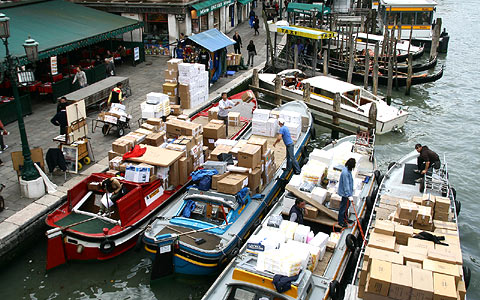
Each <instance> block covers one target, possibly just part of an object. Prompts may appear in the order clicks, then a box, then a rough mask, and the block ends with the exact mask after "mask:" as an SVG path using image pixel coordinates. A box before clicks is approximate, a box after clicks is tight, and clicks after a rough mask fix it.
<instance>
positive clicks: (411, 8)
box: [387, 7, 433, 11]
mask: <svg viewBox="0 0 480 300" xmlns="http://www.w3.org/2000/svg"><path fill="white" fill-rule="evenodd" d="M387 11H433V7H387Z"/></svg>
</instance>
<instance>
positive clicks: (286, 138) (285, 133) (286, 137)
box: [273, 118, 300, 175]
mask: <svg viewBox="0 0 480 300" xmlns="http://www.w3.org/2000/svg"><path fill="white" fill-rule="evenodd" d="M278 125H279V126H280V129H279V130H278V135H277V140H276V141H275V143H273V147H275V146H276V145H277V143H278V142H280V140H282V139H283V143H285V147H286V148H287V167H286V168H285V169H284V170H290V168H292V164H293V172H294V173H295V175H300V166H299V165H298V161H297V160H296V159H295V153H294V151H295V147H294V146H295V144H294V143H293V140H292V136H291V135H290V130H288V127H287V126H284V125H285V120H284V119H282V118H280V119H278Z"/></svg>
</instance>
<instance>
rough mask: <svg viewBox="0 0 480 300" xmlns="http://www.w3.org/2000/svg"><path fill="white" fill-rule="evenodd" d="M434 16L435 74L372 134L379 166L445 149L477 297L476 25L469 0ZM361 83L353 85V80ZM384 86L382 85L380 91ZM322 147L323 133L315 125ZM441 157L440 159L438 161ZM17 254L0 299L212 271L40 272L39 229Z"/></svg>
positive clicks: (124, 290)
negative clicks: (390, 123) (441, 31)
mask: <svg viewBox="0 0 480 300" xmlns="http://www.w3.org/2000/svg"><path fill="white" fill-rule="evenodd" d="M437 2H439V5H438V7H437V16H439V17H442V18H443V24H444V26H446V28H447V30H448V33H449V34H450V36H451V39H450V46H449V53H448V54H447V55H444V56H442V57H441V59H440V64H444V65H445V74H444V76H443V78H442V79H441V80H439V81H437V82H435V83H432V84H426V85H423V86H417V87H413V88H412V93H411V96H405V95H404V92H403V90H400V91H394V101H393V103H394V105H395V106H402V107H405V108H406V107H408V111H409V112H410V116H409V119H408V121H407V123H406V125H405V127H404V129H403V131H402V132H399V133H391V134H386V135H383V136H379V137H378V138H377V148H376V157H377V160H378V162H379V168H380V169H381V170H385V169H386V167H387V165H388V163H389V162H391V161H396V160H398V159H400V158H401V157H402V156H403V155H404V154H405V153H407V152H408V151H411V150H413V147H414V145H415V144H416V143H421V144H426V145H428V146H429V147H430V148H431V149H433V150H435V151H436V152H437V153H439V154H441V156H442V157H443V154H445V157H446V161H447V162H448V168H449V171H450V180H451V182H452V183H453V184H454V186H455V188H456V190H457V198H458V199H459V200H460V201H461V202H462V211H461V214H460V218H459V227H460V233H461V242H462V251H463V259H464V264H465V265H467V266H469V267H470V269H471V270H472V280H471V282H470V288H469V290H468V293H467V295H468V297H469V299H479V298H480V285H479V283H478V276H479V274H480V251H479V249H480V234H479V231H480V222H479V221H478V219H477V217H478V215H477V213H478V211H476V209H478V201H479V198H478V195H480V188H479V186H480V185H479V183H478V181H479V180H478V176H479V174H478V170H479V167H480V139H479V134H478V132H479V131H480V122H479V118H478V115H480V100H479V99H480V98H479V96H478V94H479V93H478V88H479V87H477V86H476V85H477V84H480V75H479V74H480V69H479V67H478V66H479V59H480V56H479V55H478V53H479V51H478V45H479V43H478V37H479V36H480V26H479V25H478V23H477V22H478V21H477V15H476V13H475V11H478V10H479V9H478V3H477V1H475V0H464V1H454V0H438V1H437ZM360 84H361V83H360ZM382 92H384V90H382ZM318 132H320V133H322V132H323V134H321V135H320V138H318V139H317V141H316V144H317V145H318V146H323V144H324V142H325V140H326V139H328V137H329V134H328V133H327V131H325V130H321V129H320V128H318V129H317V133H318ZM442 160H443V159H442ZM24 248H26V249H23V250H19V251H20V253H19V255H18V257H17V258H16V259H15V260H14V261H13V262H11V263H10V264H8V265H6V266H3V267H2V268H1V270H0V287H1V288H0V299H168V300H173V299H200V298H201V297H202V295H203V294H204V293H205V291H206V290H207V289H208V288H209V286H210V285H211V283H212V282H213V281H214V280H215V278H214V277H200V278H197V277H190V276H171V277H168V278H165V279H162V280H161V281H158V282H153V283H150V280H149V278H150V274H149V269H150V265H151V262H150V261H149V260H148V259H147V258H146V255H145V252H143V251H139V252H135V251H129V252H128V253H126V254H124V255H122V256H120V257H118V258H116V259H113V260H110V261H106V262H100V263H70V264H68V265H65V266H62V267H59V268H57V269H55V270H52V271H51V272H48V273H46V272H45V256H46V240H45V237H44V235H43V232H39V233H38V235H37V237H36V238H34V239H33V240H32V242H31V243H29V244H28V245H25V247H24Z"/></svg>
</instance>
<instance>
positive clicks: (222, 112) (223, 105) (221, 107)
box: [218, 92, 240, 138]
mask: <svg viewBox="0 0 480 300" xmlns="http://www.w3.org/2000/svg"><path fill="white" fill-rule="evenodd" d="M239 103H240V102H237V103H234V102H233V101H232V100H228V98H227V93H225V92H223V93H222V99H221V100H220V101H219V102H218V119H219V120H223V122H224V123H225V133H226V134H227V138H228V112H229V111H230V110H231V109H232V108H233V107H234V106H237V105H238V104H239Z"/></svg>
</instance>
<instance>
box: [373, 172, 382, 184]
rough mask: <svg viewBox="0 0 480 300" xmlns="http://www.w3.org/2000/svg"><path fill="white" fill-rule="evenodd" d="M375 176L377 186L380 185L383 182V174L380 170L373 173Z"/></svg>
mask: <svg viewBox="0 0 480 300" xmlns="http://www.w3.org/2000/svg"><path fill="white" fill-rule="evenodd" d="M373 175H375V182H376V183H377V185H380V183H382V180H383V176H382V173H381V172H380V171H379V170H375V171H373Z"/></svg>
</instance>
